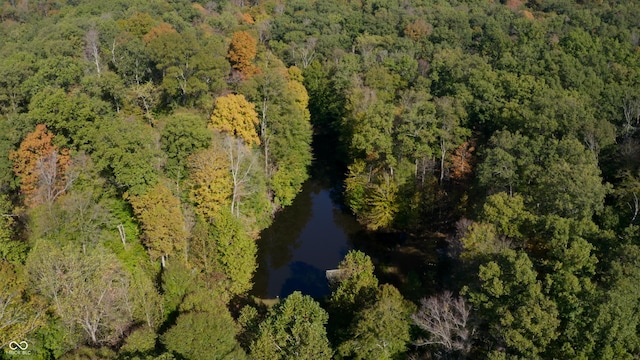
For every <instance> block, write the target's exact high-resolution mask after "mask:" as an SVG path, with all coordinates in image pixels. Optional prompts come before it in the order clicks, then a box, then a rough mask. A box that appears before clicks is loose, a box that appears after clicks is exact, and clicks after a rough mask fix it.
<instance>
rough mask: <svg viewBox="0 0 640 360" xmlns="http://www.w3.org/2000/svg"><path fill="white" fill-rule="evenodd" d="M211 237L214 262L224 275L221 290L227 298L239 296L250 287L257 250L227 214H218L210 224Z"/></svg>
mask: <svg viewBox="0 0 640 360" xmlns="http://www.w3.org/2000/svg"><path fill="white" fill-rule="evenodd" d="M211 236H212V237H213V239H214V241H215V244H216V246H215V250H216V258H217V261H218V264H219V265H220V270H221V272H222V273H223V274H224V275H225V277H226V280H225V281H224V284H225V285H224V286H225V288H226V289H227V290H228V291H229V293H230V294H231V295H238V294H243V293H245V292H246V291H248V290H249V289H251V286H252V285H253V284H252V282H251V280H252V279H253V272H254V271H255V269H256V268H257V263H256V252H257V246H256V243H255V241H254V240H253V239H251V238H250V237H249V236H248V235H247V233H246V232H245V229H244V228H243V227H242V223H240V221H239V220H238V219H237V218H235V217H234V216H233V215H232V214H231V213H230V212H228V211H224V210H223V211H221V212H220V213H219V214H218V215H217V216H215V218H214V220H213V225H212V228H211Z"/></svg>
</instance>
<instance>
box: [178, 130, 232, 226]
mask: <svg viewBox="0 0 640 360" xmlns="http://www.w3.org/2000/svg"><path fill="white" fill-rule="evenodd" d="M187 162H188V164H189V174H190V175H189V185H190V191H189V198H190V199H191V201H193V202H194V204H195V205H196V213H198V214H199V215H200V216H202V218H203V219H210V218H213V217H215V215H216V214H218V213H219V212H220V210H221V209H222V208H223V207H225V208H226V207H228V206H229V205H230V203H231V196H232V191H233V184H232V180H231V173H230V171H229V166H230V165H229V158H228V156H227V152H226V151H225V150H224V149H223V148H222V144H220V143H219V142H213V143H212V144H211V146H210V147H209V148H208V149H205V150H202V151H199V152H197V153H195V154H193V155H191V156H189V158H188V160H187Z"/></svg>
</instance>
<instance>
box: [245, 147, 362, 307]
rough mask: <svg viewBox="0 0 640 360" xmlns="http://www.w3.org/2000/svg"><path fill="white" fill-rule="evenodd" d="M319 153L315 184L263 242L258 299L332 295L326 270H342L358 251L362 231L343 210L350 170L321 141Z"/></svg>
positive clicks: (277, 221) (308, 186)
mask: <svg viewBox="0 0 640 360" xmlns="http://www.w3.org/2000/svg"><path fill="white" fill-rule="evenodd" d="M313 148H314V149H315V160H314V163H313V165H312V167H311V169H310V175H311V176H310V179H309V180H308V181H307V182H305V183H304V184H303V186H302V191H301V192H300V193H299V194H298V196H297V197H296V198H295V200H294V201H293V204H292V205H291V206H289V207H288V208H285V209H284V210H283V211H281V212H280V213H278V214H277V215H276V217H275V219H274V221H273V224H272V225H271V226H270V227H269V228H267V229H265V230H264V231H263V232H262V233H261V235H260V239H259V240H258V270H257V271H256V274H255V276H254V283H255V285H254V288H253V290H252V293H253V295H255V296H258V297H262V298H274V297H276V296H280V297H285V296H287V295H289V294H291V293H292V292H294V291H296V290H299V291H302V292H304V293H305V294H308V295H312V296H314V297H322V296H325V295H327V294H329V287H328V284H327V281H326V278H325V270H328V269H333V268H336V267H337V266H338V263H339V262H340V261H341V260H342V259H343V258H344V255H346V253H347V251H349V250H350V249H351V248H353V243H352V239H351V237H352V236H354V235H355V234H357V233H359V232H361V231H362V228H361V227H360V225H359V224H358V223H357V222H356V220H355V219H354V218H353V216H352V215H351V214H349V213H348V212H346V211H345V210H344V208H343V206H342V205H341V199H340V196H341V194H342V174H343V173H344V167H343V165H342V164H340V163H339V162H337V161H335V160H336V159H337V155H336V153H335V151H336V150H335V144H334V142H333V141H332V140H331V137H328V136H317V137H315V138H314V144H313Z"/></svg>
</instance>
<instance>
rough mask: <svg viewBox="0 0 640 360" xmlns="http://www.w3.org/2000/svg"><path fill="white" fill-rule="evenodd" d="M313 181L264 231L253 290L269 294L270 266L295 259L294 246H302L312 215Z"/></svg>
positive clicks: (259, 245) (277, 265) (307, 183)
mask: <svg viewBox="0 0 640 360" xmlns="http://www.w3.org/2000/svg"><path fill="white" fill-rule="evenodd" d="M312 183H313V181H307V182H306V183H305V184H304V185H303V186H302V191H301V192H300V193H299V194H298V196H296V198H295V199H294V200H293V203H292V204H291V206H289V207H287V208H285V209H284V210H282V211H281V212H280V213H278V214H277V215H276V217H275V219H274V221H273V224H272V225H271V226H270V227H269V228H267V229H265V230H263V231H262V233H261V234H260V239H259V240H258V271H256V274H255V276H254V284H255V285H254V289H253V293H255V294H266V293H267V288H268V285H269V272H270V270H271V269H277V268H281V267H283V266H285V265H287V264H288V263H289V262H290V261H291V259H293V250H294V249H297V248H298V247H300V245H301V239H300V234H301V233H302V230H303V229H304V227H305V225H306V224H307V222H309V219H310V218H311V215H312V205H313V201H312V196H311V191H310V189H311V187H312V186H313V184H312Z"/></svg>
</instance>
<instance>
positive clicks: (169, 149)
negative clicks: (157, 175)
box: [160, 111, 211, 184]
mask: <svg viewBox="0 0 640 360" xmlns="http://www.w3.org/2000/svg"><path fill="white" fill-rule="evenodd" d="M160 141H161V142H162V150H163V151H164V153H165V154H167V162H166V163H165V165H164V171H165V173H166V174H167V176H168V177H169V178H170V179H173V180H175V181H176V184H179V183H180V181H182V180H183V179H184V178H185V177H186V175H187V171H186V168H187V158H188V157H189V156H190V155H191V154H193V153H195V152H197V151H198V150H201V149H204V148H206V147H207V146H208V145H209V144H210V143H211V133H210V132H209V131H208V130H207V128H206V121H203V119H202V117H201V116H198V115H197V114H194V113H190V112H187V111H179V112H176V113H174V114H173V115H171V116H169V117H168V118H167V123H166V124H165V126H164V128H163V129H162V134H161V136H160Z"/></svg>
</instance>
